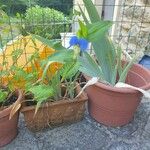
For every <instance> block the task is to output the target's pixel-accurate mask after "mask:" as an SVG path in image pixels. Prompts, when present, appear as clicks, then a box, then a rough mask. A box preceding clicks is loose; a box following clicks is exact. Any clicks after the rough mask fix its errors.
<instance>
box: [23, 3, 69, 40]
mask: <svg viewBox="0 0 150 150" xmlns="http://www.w3.org/2000/svg"><path fill="white" fill-rule="evenodd" d="M24 21H25V26H24V28H22V31H21V32H22V33H25V32H26V34H28V33H32V34H37V35H40V36H43V37H46V38H49V39H50V38H60V35H59V34H60V33H61V32H68V31H69V28H70V23H69V19H68V17H66V16H65V15H64V14H63V13H62V12H60V11H57V10H55V9H51V8H48V7H45V8H44V7H40V6H38V5H36V6H35V7H31V8H28V9H27V10H26V13H25V19H24Z"/></svg>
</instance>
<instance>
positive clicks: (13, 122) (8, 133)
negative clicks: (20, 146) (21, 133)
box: [0, 91, 22, 147]
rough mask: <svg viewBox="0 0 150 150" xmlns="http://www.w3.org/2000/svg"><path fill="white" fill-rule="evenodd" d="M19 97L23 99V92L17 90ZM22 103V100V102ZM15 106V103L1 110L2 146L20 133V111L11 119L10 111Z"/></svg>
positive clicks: (0, 131)
mask: <svg viewBox="0 0 150 150" xmlns="http://www.w3.org/2000/svg"><path fill="white" fill-rule="evenodd" d="M17 96H18V99H17V100H16V101H18V102H19V101H21V100H22V92H21V91H17ZM20 103H21V102H20ZM12 108H13V104H12V105H11V106H9V107H6V108H3V109H1V110H0V147H3V146H4V145H6V144H8V143H10V142H11V141H12V140H13V139H14V138H15V137H16V136H17V134H18V127H17V125H18V118H19V111H17V112H16V113H15V114H14V115H13V117H12V118H11V119H9V116H10V112H11V110H12Z"/></svg>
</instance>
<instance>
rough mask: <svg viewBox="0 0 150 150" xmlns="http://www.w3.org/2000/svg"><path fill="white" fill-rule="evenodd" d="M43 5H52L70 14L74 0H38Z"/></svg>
mask: <svg viewBox="0 0 150 150" xmlns="http://www.w3.org/2000/svg"><path fill="white" fill-rule="evenodd" d="M37 4H38V5H40V6H42V7H50V8H54V9H56V10H60V11H62V12H63V13H65V14H67V15H69V14H70V12H71V11H72V8H73V0H37Z"/></svg>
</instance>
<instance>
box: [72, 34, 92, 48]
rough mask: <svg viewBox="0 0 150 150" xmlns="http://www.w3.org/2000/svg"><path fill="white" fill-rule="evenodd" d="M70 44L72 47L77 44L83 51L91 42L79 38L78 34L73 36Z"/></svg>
mask: <svg viewBox="0 0 150 150" xmlns="http://www.w3.org/2000/svg"><path fill="white" fill-rule="evenodd" d="M69 44H70V47H71V46H75V45H77V46H79V47H80V50H81V51H86V50H87V48H88V44H89V42H88V41H87V40H86V39H83V38H78V37H77V36H73V37H72V38H71V39H70V42H69Z"/></svg>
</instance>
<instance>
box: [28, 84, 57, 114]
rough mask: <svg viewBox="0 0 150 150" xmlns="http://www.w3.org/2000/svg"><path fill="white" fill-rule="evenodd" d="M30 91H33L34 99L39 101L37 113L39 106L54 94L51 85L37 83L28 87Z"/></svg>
mask: <svg viewBox="0 0 150 150" xmlns="http://www.w3.org/2000/svg"><path fill="white" fill-rule="evenodd" d="M28 91H29V92H31V93H32V94H33V95H34V100H35V101H37V106H36V110H35V114H36V113H37V111H38V109H39V107H40V106H41V104H42V103H43V102H45V101H47V100H48V98H51V97H53V96H54V90H53V88H52V87H51V86H49V85H45V84H42V85H35V86H33V87H31V88H30V89H28Z"/></svg>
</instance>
